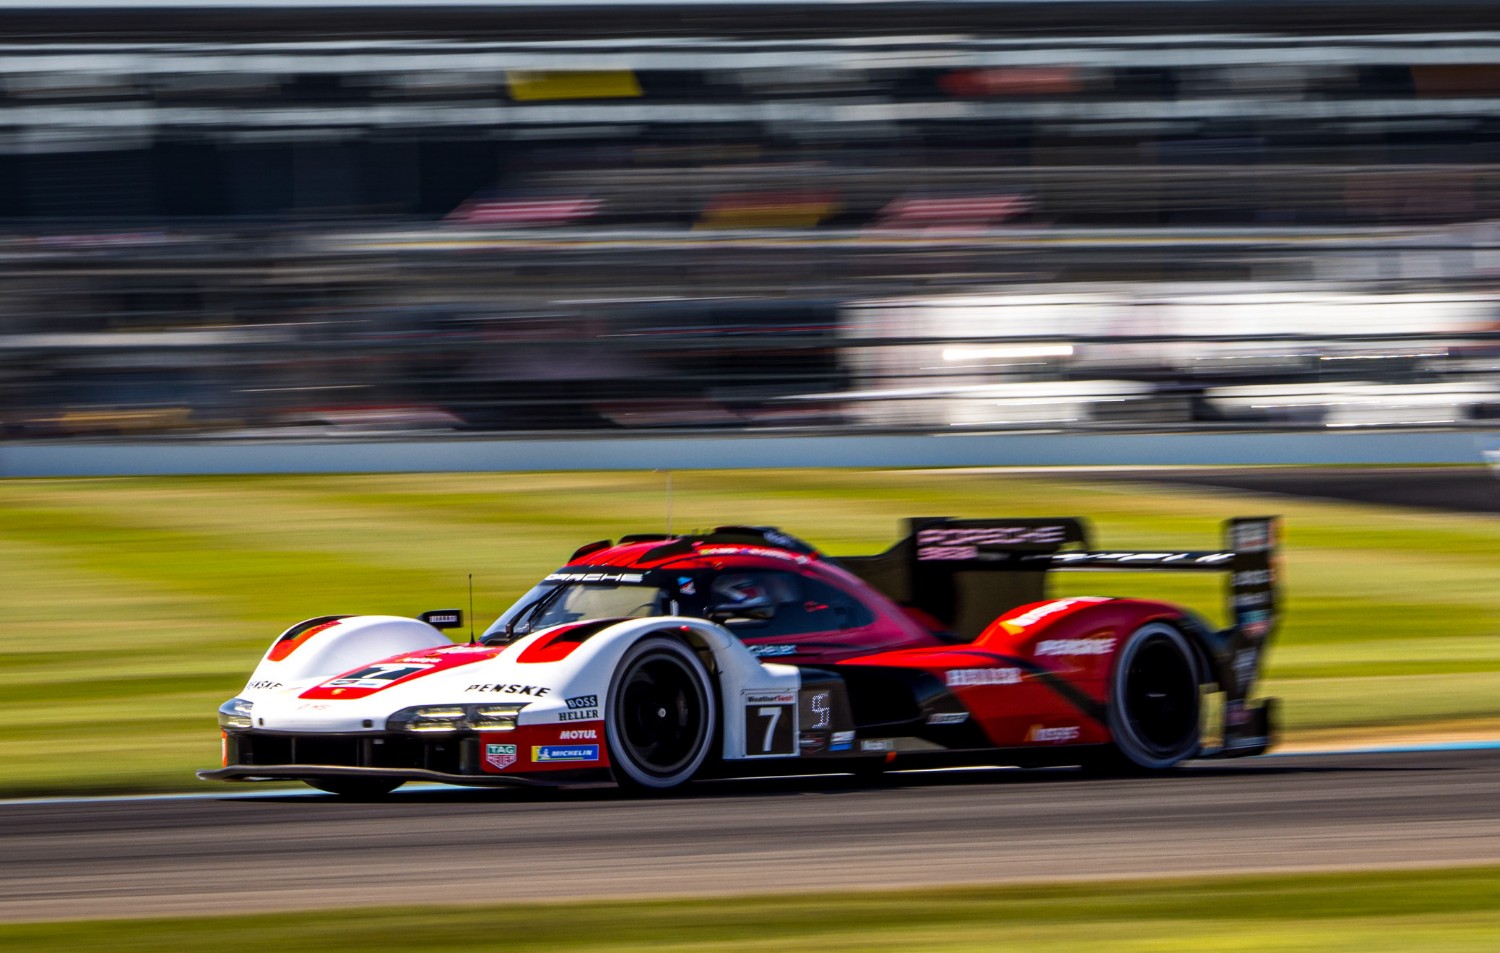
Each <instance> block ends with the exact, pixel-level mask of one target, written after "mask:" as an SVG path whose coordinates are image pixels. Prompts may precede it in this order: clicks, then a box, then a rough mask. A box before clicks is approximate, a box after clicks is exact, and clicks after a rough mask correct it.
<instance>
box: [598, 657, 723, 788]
mask: <svg viewBox="0 0 1500 953" xmlns="http://www.w3.org/2000/svg"><path fill="white" fill-rule="evenodd" d="M606 712H607V717H606V719H605V722H604V734H605V738H606V739H607V741H608V743H609V760H610V764H611V765H612V766H613V768H612V769H613V773H614V776H615V782H616V783H617V784H619V785H620V787H621V788H624V789H626V790H629V791H635V792H644V793H659V792H663V791H670V790H672V789H673V788H676V787H680V786H681V785H684V784H686V783H687V782H689V781H691V780H692V779H693V777H694V776H695V775H696V774H697V773H698V771H699V770H700V769H701V768H702V767H703V765H704V763H705V762H706V761H707V760H708V758H709V755H710V753H711V751H712V749H713V741H714V738H715V737H716V734H717V727H718V715H717V711H716V707H715V703H714V693H713V690H712V689H711V688H710V681H709V676H708V670H707V669H706V668H704V666H703V662H702V660H700V659H699V658H698V655H697V653H695V652H694V651H693V650H692V649H691V648H689V647H688V646H687V645H685V644H683V643H682V642H679V641H678V640H676V639H673V638H668V637H666V636H651V637H649V638H645V639H642V640H641V641H639V642H637V643H636V644H635V645H632V646H631V647H630V649H629V651H627V652H626V653H625V656H624V657H623V658H622V659H620V664H619V665H618V666H616V668H615V675H614V678H613V679H612V680H611V682H610V686H609V697H608V698H607V699H606Z"/></svg>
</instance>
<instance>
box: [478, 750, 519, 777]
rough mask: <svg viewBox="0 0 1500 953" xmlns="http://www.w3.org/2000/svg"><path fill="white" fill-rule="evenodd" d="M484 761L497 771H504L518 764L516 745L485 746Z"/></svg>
mask: <svg viewBox="0 0 1500 953" xmlns="http://www.w3.org/2000/svg"><path fill="white" fill-rule="evenodd" d="M484 760H485V761H486V762H488V763H489V764H490V766H491V767H493V768H494V769H495V770H496V771H504V770H505V769H506V768H508V767H510V766H511V765H513V764H515V763H516V746H515V745H485V746H484Z"/></svg>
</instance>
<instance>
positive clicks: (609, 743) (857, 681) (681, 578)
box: [199, 517, 1278, 796]
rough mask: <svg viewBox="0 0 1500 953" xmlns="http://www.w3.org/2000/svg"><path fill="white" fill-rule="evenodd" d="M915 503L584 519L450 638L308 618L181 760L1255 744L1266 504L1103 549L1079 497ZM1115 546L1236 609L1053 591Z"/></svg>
mask: <svg viewBox="0 0 1500 953" xmlns="http://www.w3.org/2000/svg"><path fill="white" fill-rule="evenodd" d="M909 524H910V526H909V532H908V533H907V535H906V536H905V538H903V539H902V540H901V541H900V542H898V543H896V544H895V545H894V546H892V547H891V548H890V549H888V550H887V551H885V552H883V553H879V554H877V555H871V556H856V557H839V558H832V557H829V556H825V555H823V554H822V553H820V552H818V551H817V550H816V549H814V548H813V547H812V546H810V545H808V544H807V543H805V542H803V541H801V540H799V539H796V538H795V537H793V536H790V535H788V534H786V533H783V532H781V531H779V530H776V529H773V528H769V527H759V526H724V527H720V528H718V529H716V530H714V531H713V532H711V533H704V534H697V535H676V536H673V535H658V534H648V535H634V536H626V537H624V538H623V539H621V540H620V541H618V542H611V541H608V540H601V541H599V542H595V543H590V544H588V545H586V546H583V547H581V548H579V549H578V551H577V552H575V553H574V554H573V557H572V559H571V560H569V562H568V564H567V565H565V566H563V567H562V568H560V569H558V570H557V571H556V572H554V573H552V574H550V575H548V576H547V577H546V578H544V579H542V581H541V582H540V583H538V584H537V585H536V586H535V587H534V588H533V589H532V590H531V591H530V592H527V593H526V594H525V595H524V596H522V597H521V598H520V599H519V600H517V601H516V603H515V604H514V605H512V606H511V607H510V608H509V609H507V610H506V611H505V612H504V613H503V614H502V615H501V616H500V617H499V619H497V620H496V621H495V623H494V624H493V625H491V626H490V627H489V629H488V630H487V631H485V632H484V634H483V636H482V637H479V638H473V637H471V638H470V639H469V640H468V641H467V642H462V641H455V640H453V639H451V638H450V637H449V636H447V635H445V634H444V631H443V630H446V629H453V628H457V627H459V626H460V625H461V623H462V613H461V612H460V611H458V610H435V611H432V612H426V613H423V614H422V615H421V616H420V617H418V618H402V617H396V616H379V615H376V616H369V615H365V616H361V615H329V616H321V617H319V618H315V619H308V620H307V621H305V622H300V623H298V624H297V625H294V626H292V627H291V628H289V629H287V630H286V631H285V632H283V633H282V634H281V635H280V636H279V637H278V638H277V639H276V640H275V641H274V642H273V643H272V644H271V647H270V649H269V650H268V651H267V652H266V654H265V656H264V658H262V659H261V662H260V664H259V665H258V666H257V667H256V669H255V672H254V674H252V675H251V677H250V680H249V682H248V684H246V686H245V688H244V690H243V691H241V692H240V693H239V694H238V695H237V696H236V697H234V698H232V699H230V700H229V701H227V702H225V703H224V704H223V705H222V706H221V707H220V709H219V724H220V727H221V729H222V736H223V765H222V767H219V768H217V769H214V770H207V771H201V772H199V776H200V777H202V778H205V779H212V780H226V781H248V780H271V779H296V780H301V781H305V782H307V783H308V784H310V785H312V786H314V787H316V788H320V789H323V790H325V791H331V792H334V793H338V794H345V795H352V796H378V795H381V794H384V793H386V792H389V791H391V790H394V789H395V788H396V787H398V786H399V785H401V784H402V783H403V782H406V781H411V780H424V781H442V782H449V783H454V784H467V785H566V784H579V783H593V782H601V781H613V782H615V783H616V784H618V785H620V786H622V787H625V788H630V789H635V790H637V791H642V792H661V791H667V790H671V789H674V788H678V787H680V786H681V785H684V784H686V783H688V782H689V781H692V780H693V779H695V778H703V777H726V776H727V777H734V776H740V777H745V776H754V775H765V774H773V773H799V774H800V773H816V772H853V773H857V774H858V773H865V772H878V771H881V770H886V769H897V768H908V767H925V766H942V765H964V764H985V765H988V764H995V765H1020V766H1038V765H1056V764H1070V765H1090V766H1098V767H1104V768H1107V769H1111V770H1128V771H1160V770H1164V769H1168V768H1171V767H1173V766H1174V765H1177V764H1178V763H1180V762H1182V761H1184V760H1186V759H1189V758H1199V757H1237V756H1243V755H1253V754H1258V753H1260V752H1262V751H1264V750H1266V748H1267V747H1268V746H1269V745H1270V744H1271V743H1272V737H1273V730H1274V726H1273V711H1274V706H1273V700H1271V699H1257V698H1255V697H1254V689H1255V686H1256V680H1257V678H1258V675H1259V672H1260V667H1261V662H1262V659H1263V657H1264V652H1265V647H1266V644H1267V642H1268V640H1269V638H1270V636H1271V634H1272V632H1273V630H1274V628H1275V625H1276V620H1277V588H1276V583H1277V572H1278V566H1277V559H1276V542H1277V534H1278V527H1277V522H1276V520H1275V519H1274V518H1263V517H1256V518H1237V519H1233V520H1230V521H1229V522H1228V523H1227V524H1226V528H1225V541H1224V546H1223V548H1221V549H1217V550H1202V551H1117V550H1099V549H1094V548H1092V547H1091V546H1090V543H1089V539H1088V532H1087V528H1086V526H1085V524H1084V523H1083V521H1081V520H1078V519H1063V518H1059V519H1036V518H1028V519H963V520H961V519H945V518H926V519H913V520H910V521H909ZM1108 569H1117V570H1131V571H1141V570H1149V571H1182V572H1209V573H1221V574H1224V575H1225V576H1226V577H1227V587H1226V589H1227V593H1228V600H1229V612H1228V620H1229V624H1228V625H1227V626H1226V627H1223V628H1220V627H1216V626H1214V625H1211V624H1210V623H1209V622H1207V621H1206V620H1205V619H1204V618H1202V617H1201V616H1199V615H1197V614H1195V613H1193V612H1191V611H1189V610H1187V609H1185V608H1181V607H1178V606H1175V605H1171V604H1168V603H1165V602H1157V601H1152V600H1147V599H1135V598H1111V597H1109V596H1073V597H1069V598H1049V597H1048V596H1047V592H1046V589H1047V580H1048V578H1049V577H1050V576H1051V574H1053V573H1055V572H1071V571H1079V570H1108ZM1213 693H1217V695H1218V696H1219V699H1220V703H1219V704H1217V705H1209V704H1207V700H1208V698H1209V697H1210V695H1211V694H1213ZM1210 711H1213V712H1215V713H1216V720H1217V721H1218V722H1219V723H1217V724H1213V725H1210V724H1208V714H1207V713H1208V712H1210Z"/></svg>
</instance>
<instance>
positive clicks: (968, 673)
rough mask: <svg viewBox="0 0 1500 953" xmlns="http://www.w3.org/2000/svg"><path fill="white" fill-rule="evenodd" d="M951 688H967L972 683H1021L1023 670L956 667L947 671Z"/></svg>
mask: <svg viewBox="0 0 1500 953" xmlns="http://www.w3.org/2000/svg"><path fill="white" fill-rule="evenodd" d="M947 682H948V687H949V688H967V687H969V686H971V685H1019V684H1021V670H1020V669H1018V668H954V669H949V670H948V672H947Z"/></svg>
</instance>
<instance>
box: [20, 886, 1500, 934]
mask: <svg viewBox="0 0 1500 953" xmlns="http://www.w3.org/2000/svg"><path fill="white" fill-rule="evenodd" d="M1497 894H1500V868H1494V867H1481V868H1462V869H1443V870H1424V871H1380V872H1360V873H1335V874H1329V873H1319V874H1297V875H1281V876H1255V877H1234V878H1213V879H1201V878H1200V879H1194V880H1186V879H1174V880H1161V881H1156V880H1151V881H1118V882H1108V883H1086V884H1062V885H1046V886H998V887H965V888H945V889H921V890H903V891H899V892H891V891H882V892H869V893H848V894H828V895H820V896H805V895H804V896H798V897H748V898H728V899H726V898H715V899H700V900H652V901H637V902H610V903H573V904H568V905H566V906H562V905H525V904H507V903H505V902H504V901H503V899H502V898H496V899H495V900H493V901H491V902H488V903H485V904H483V905H474V906H454V907H434V906H413V907H408V908H374V909H368V910H339V911H324V912H316V913H280V914H263V915H255V916H229V917H202V918H173V919H149V920H146V919H142V920H108V921H102V920H94V921H90V920H77V921H66V922H54V923H35V924H11V925H0V950H18V951H26V953H51V951H57V953H74V951H77V950H81V949H86V950H90V951H92V953H114V951H119V953H126V951H132V953H133V951H139V950H179V951H196V950H205V951H206V950H212V951H215V953H239V951H244V953H259V951H262V950H267V949H274V950H277V951H279V953H300V951H309V953H322V951H325V950H333V949H353V948H358V949H360V950H362V951H364V953H386V951H389V953H405V951H408V950H411V949H421V950H423V951H425V953H449V951H452V953H460V951H462V953H469V951H473V950H489V949H510V948H516V949H528V950H548V951H551V953H559V951H575V953H585V951H597V953H606V951H622V953H623V951H632V953H633V951H646V950H650V951H654V953H671V951H689V950H716V951H746V953H750V951H753V953H781V951H804V950H821V951H843V950H850V951H853V950H861V951H882V950H890V951H901V953H907V951H911V950H921V951H923V953H970V951H976V953H977V951H992V950H1030V951H1064V950H1067V951H1071V950H1081V949H1086V950H1095V951H1107V953H1113V951H1120V953H1125V951H1130V953H1145V951H1170V950H1183V951H1189V950H1190V951H1194V953H1213V951H1252V950H1253V951H1257V953H1263V951H1315V953H1343V951H1348V953H1378V951H1387V950H1389V951H1396V950H1400V951H1407V950H1443V951H1446V953H1466V951H1475V953H1478V951H1486V953H1488V951H1492V950H1494V949H1496V948H1500V909H1497V908H1496V906H1495V903H1494V898H1495V897H1496V896H1497Z"/></svg>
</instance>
